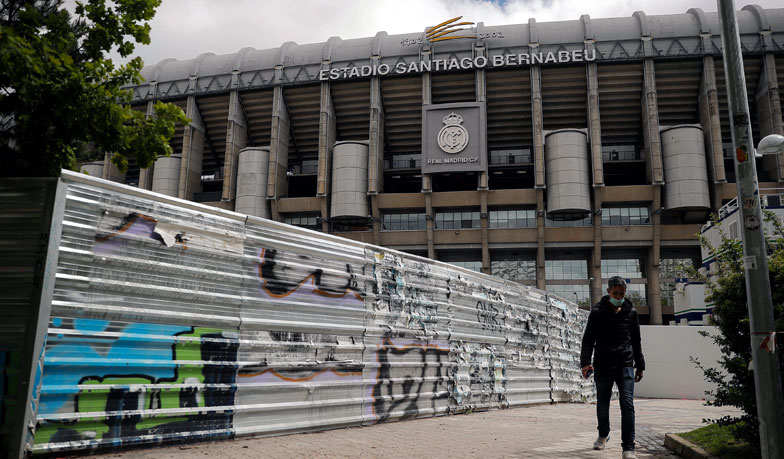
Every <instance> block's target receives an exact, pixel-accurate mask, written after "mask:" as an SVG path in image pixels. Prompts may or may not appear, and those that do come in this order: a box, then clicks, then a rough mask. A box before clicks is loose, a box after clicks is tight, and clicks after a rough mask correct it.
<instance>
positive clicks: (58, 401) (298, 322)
mask: <svg viewBox="0 0 784 459" xmlns="http://www.w3.org/2000/svg"><path fill="white" fill-rule="evenodd" d="M60 183H61V186H60V189H61V190H62V191H61V192H60V193H59V194H58V196H60V195H66V196H67V198H68V199H63V201H64V202H66V205H65V209H60V210H59V211H58V212H59V213H57V214H55V215H54V217H53V218H54V219H55V220H58V219H59V220H62V221H63V234H62V237H61V238H60V237H58V238H57V240H56V241H55V245H53V246H52V247H53V248H52V249H51V250H50V252H52V253H58V254H59V259H58V260H57V267H56V269H52V270H51V272H53V273H56V279H55V281H54V285H50V286H49V287H48V288H50V289H51V291H50V294H52V295H53V297H52V300H51V314H47V315H46V317H47V318H48V320H45V321H44V323H46V324H48V327H43V328H42V330H41V334H43V335H44V336H45V337H46V340H45V344H43V347H42V348H41V347H39V349H40V350H39V351H38V353H37V354H35V355H36V356H39V355H40V356H42V358H43V362H44V363H43V370H42V386H41V392H40V403H39V404H38V405H36V406H37V413H35V416H36V419H37V423H36V430H35V445H34V451H35V452H38V453H54V452H58V451H70V450H84V449H96V448H100V449H115V448H121V447H127V446H132V445H139V444H157V443H161V442H174V441H177V442H189V441H200V440H207V439H210V440H214V439H225V438H233V437H235V436H242V435H275V434H284V433H293V432H301V431H308V430H321V429H326V428H335V427H342V426H349V425H367V424H374V423H378V422H385V421H389V420H396V419H409V418H416V417H423V416H436V415H446V414H455V413H465V412H471V411H476V410H486V409H494V408H506V407H510V406H519V405H525V404H538V403H551V402H561V401H581V400H589V399H591V398H592V397H593V393H594V392H593V385H592V383H591V382H590V381H585V380H583V379H582V378H581V377H580V373H579V350H580V341H581V338H582V331H583V328H584V325H585V321H586V319H587V314H586V312H585V311H580V310H578V309H577V308H576V305H574V304H572V303H568V302H565V301H562V300H560V299H558V298H557V297H554V296H549V295H547V294H545V293H544V292H541V291H537V290H533V289H530V288H527V287H525V286H522V285H520V284H517V283H513V282H506V281H503V280H500V279H496V278H492V277H490V276H485V275H482V274H477V273H473V272H471V271H468V270H465V269H461V268H458V267H455V266H452V265H447V264H444V263H440V262H434V261H432V260H427V259H424V258H420V257H416V256H412V255H408V254H405V253H401V252H396V251H394V250H387V249H383V248H380V247H377V246H369V245H366V244H363V243H360V242H354V241H351V240H347V239H343V238H338V237H335V236H331V235H328V234H322V233H316V232H313V231H308V230H305V229H301V228H296V227H292V226H288V225H284V224H281V223H277V222H271V221H269V220H265V219H259V218H254V217H248V216H246V215H243V214H238V213H234V212H228V211H224V210H220V209H216V208H211V207H207V206H204V205H199V204H195V203H188V202H184V201H182V200H179V199H174V198H170V197H167V196H165V195H161V194H156V193H152V192H149V191H146V190H140V189H138V188H132V187H127V186H124V185H119V184H114V183H109V182H102V183H99V181H97V180H95V179H92V178H90V177H88V176H85V175H84V174H75V173H70V172H67V171H64V172H63V174H62V176H61V178H60ZM66 196H64V197H66ZM73 219H77V220H78V222H80V223H79V224H76V221H73ZM59 220H58V221H59ZM42 341H43V340H42Z"/></svg>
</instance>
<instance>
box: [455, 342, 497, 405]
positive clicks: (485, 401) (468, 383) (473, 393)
mask: <svg viewBox="0 0 784 459" xmlns="http://www.w3.org/2000/svg"><path fill="white" fill-rule="evenodd" d="M451 356H452V358H453V360H454V363H455V365H453V366H452V367H451V368H450V370H449V393H450V395H451V397H450V409H451V410H452V411H453V412H459V411H465V410H468V409H473V408H476V407H488V406H490V405H492V404H495V405H498V406H507V405H508V402H507V399H506V385H507V384H506V357H505V355H504V354H503V347H501V346H499V347H496V346H491V345H488V344H481V343H463V342H461V343H454V344H453V349H452V353H451Z"/></svg>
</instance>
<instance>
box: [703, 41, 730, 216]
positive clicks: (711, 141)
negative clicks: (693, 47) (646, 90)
mask: <svg viewBox="0 0 784 459" xmlns="http://www.w3.org/2000/svg"><path fill="white" fill-rule="evenodd" d="M699 108H700V125H701V126H702V133H703V135H704V136H705V150H706V151H705V152H706V155H705V156H707V158H708V172H709V174H710V181H711V184H712V188H713V190H712V193H711V195H712V197H713V199H712V203H711V207H712V209H713V210H718V209H719V208H720V207H721V205H722V202H721V201H722V199H721V196H722V192H721V184H722V183H727V174H726V171H725V169H724V151H723V150H722V145H721V144H722V139H721V119H720V118H719V96H718V91H717V90H716V65H715V62H714V60H713V56H705V57H704V58H703V59H702V82H701V83H700V98H699Z"/></svg>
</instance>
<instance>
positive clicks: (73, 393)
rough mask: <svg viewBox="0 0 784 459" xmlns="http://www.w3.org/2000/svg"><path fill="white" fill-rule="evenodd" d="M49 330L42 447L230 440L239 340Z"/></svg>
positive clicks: (216, 335) (90, 327)
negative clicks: (206, 438)
mask: <svg viewBox="0 0 784 459" xmlns="http://www.w3.org/2000/svg"><path fill="white" fill-rule="evenodd" d="M51 327H52V328H51V329H50V333H51V335H50V344H49V346H48V349H47V353H46V358H45V361H46V366H47V368H48V371H47V372H46V373H45V374H44V386H45V387H46V388H47V389H46V392H45V393H43V394H42V397H41V399H42V402H41V409H40V411H39V419H40V421H39V427H38V429H37V431H36V443H38V444H43V443H46V444H50V447H51V448H55V449H56V447H57V444H63V443H70V444H72V445H74V444H79V443H81V447H83V448H84V447H94V446H99V445H107V444H108V445H113V446H118V445H120V444H134V443H142V442H144V443H147V442H157V441H161V440H176V439H178V438H179V439H186V438H188V439H194V438H202V437H210V438H212V437H227V436H230V435H231V417H232V413H233V406H234V392H235V388H236V371H237V370H236V361H237V350H238V347H239V340H238V339H237V334H236V332H227V331H224V330H219V329H211V328H200V327H180V326H170V325H161V324H142V323H136V324H125V323H113V322H109V321H104V320H95V319H75V320H71V319H68V320H63V319H59V318H53V319H52V321H51ZM91 373H92V374H91ZM74 442H76V443H74Z"/></svg>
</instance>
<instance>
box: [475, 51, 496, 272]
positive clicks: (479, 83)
mask: <svg viewBox="0 0 784 459" xmlns="http://www.w3.org/2000/svg"><path fill="white" fill-rule="evenodd" d="M474 55H475V56H484V55H485V48H484V46H476V47H475V48H474ZM474 79H475V81H476V101H477V102H487V79H486V77H485V69H478V70H476V78H474ZM478 181H479V183H478V186H477V189H478V190H479V203H480V204H479V215H480V216H481V220H480V221H481V225H482V272H483V273H485V274H490V273H491V271H492V270H491V266H490V232H489V228H490V220H489V218H488V216H489V215H490V212H489V211H488V209H487V193H488V176H487V171H482V172H480V173H479V177H478Z"/></svg>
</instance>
